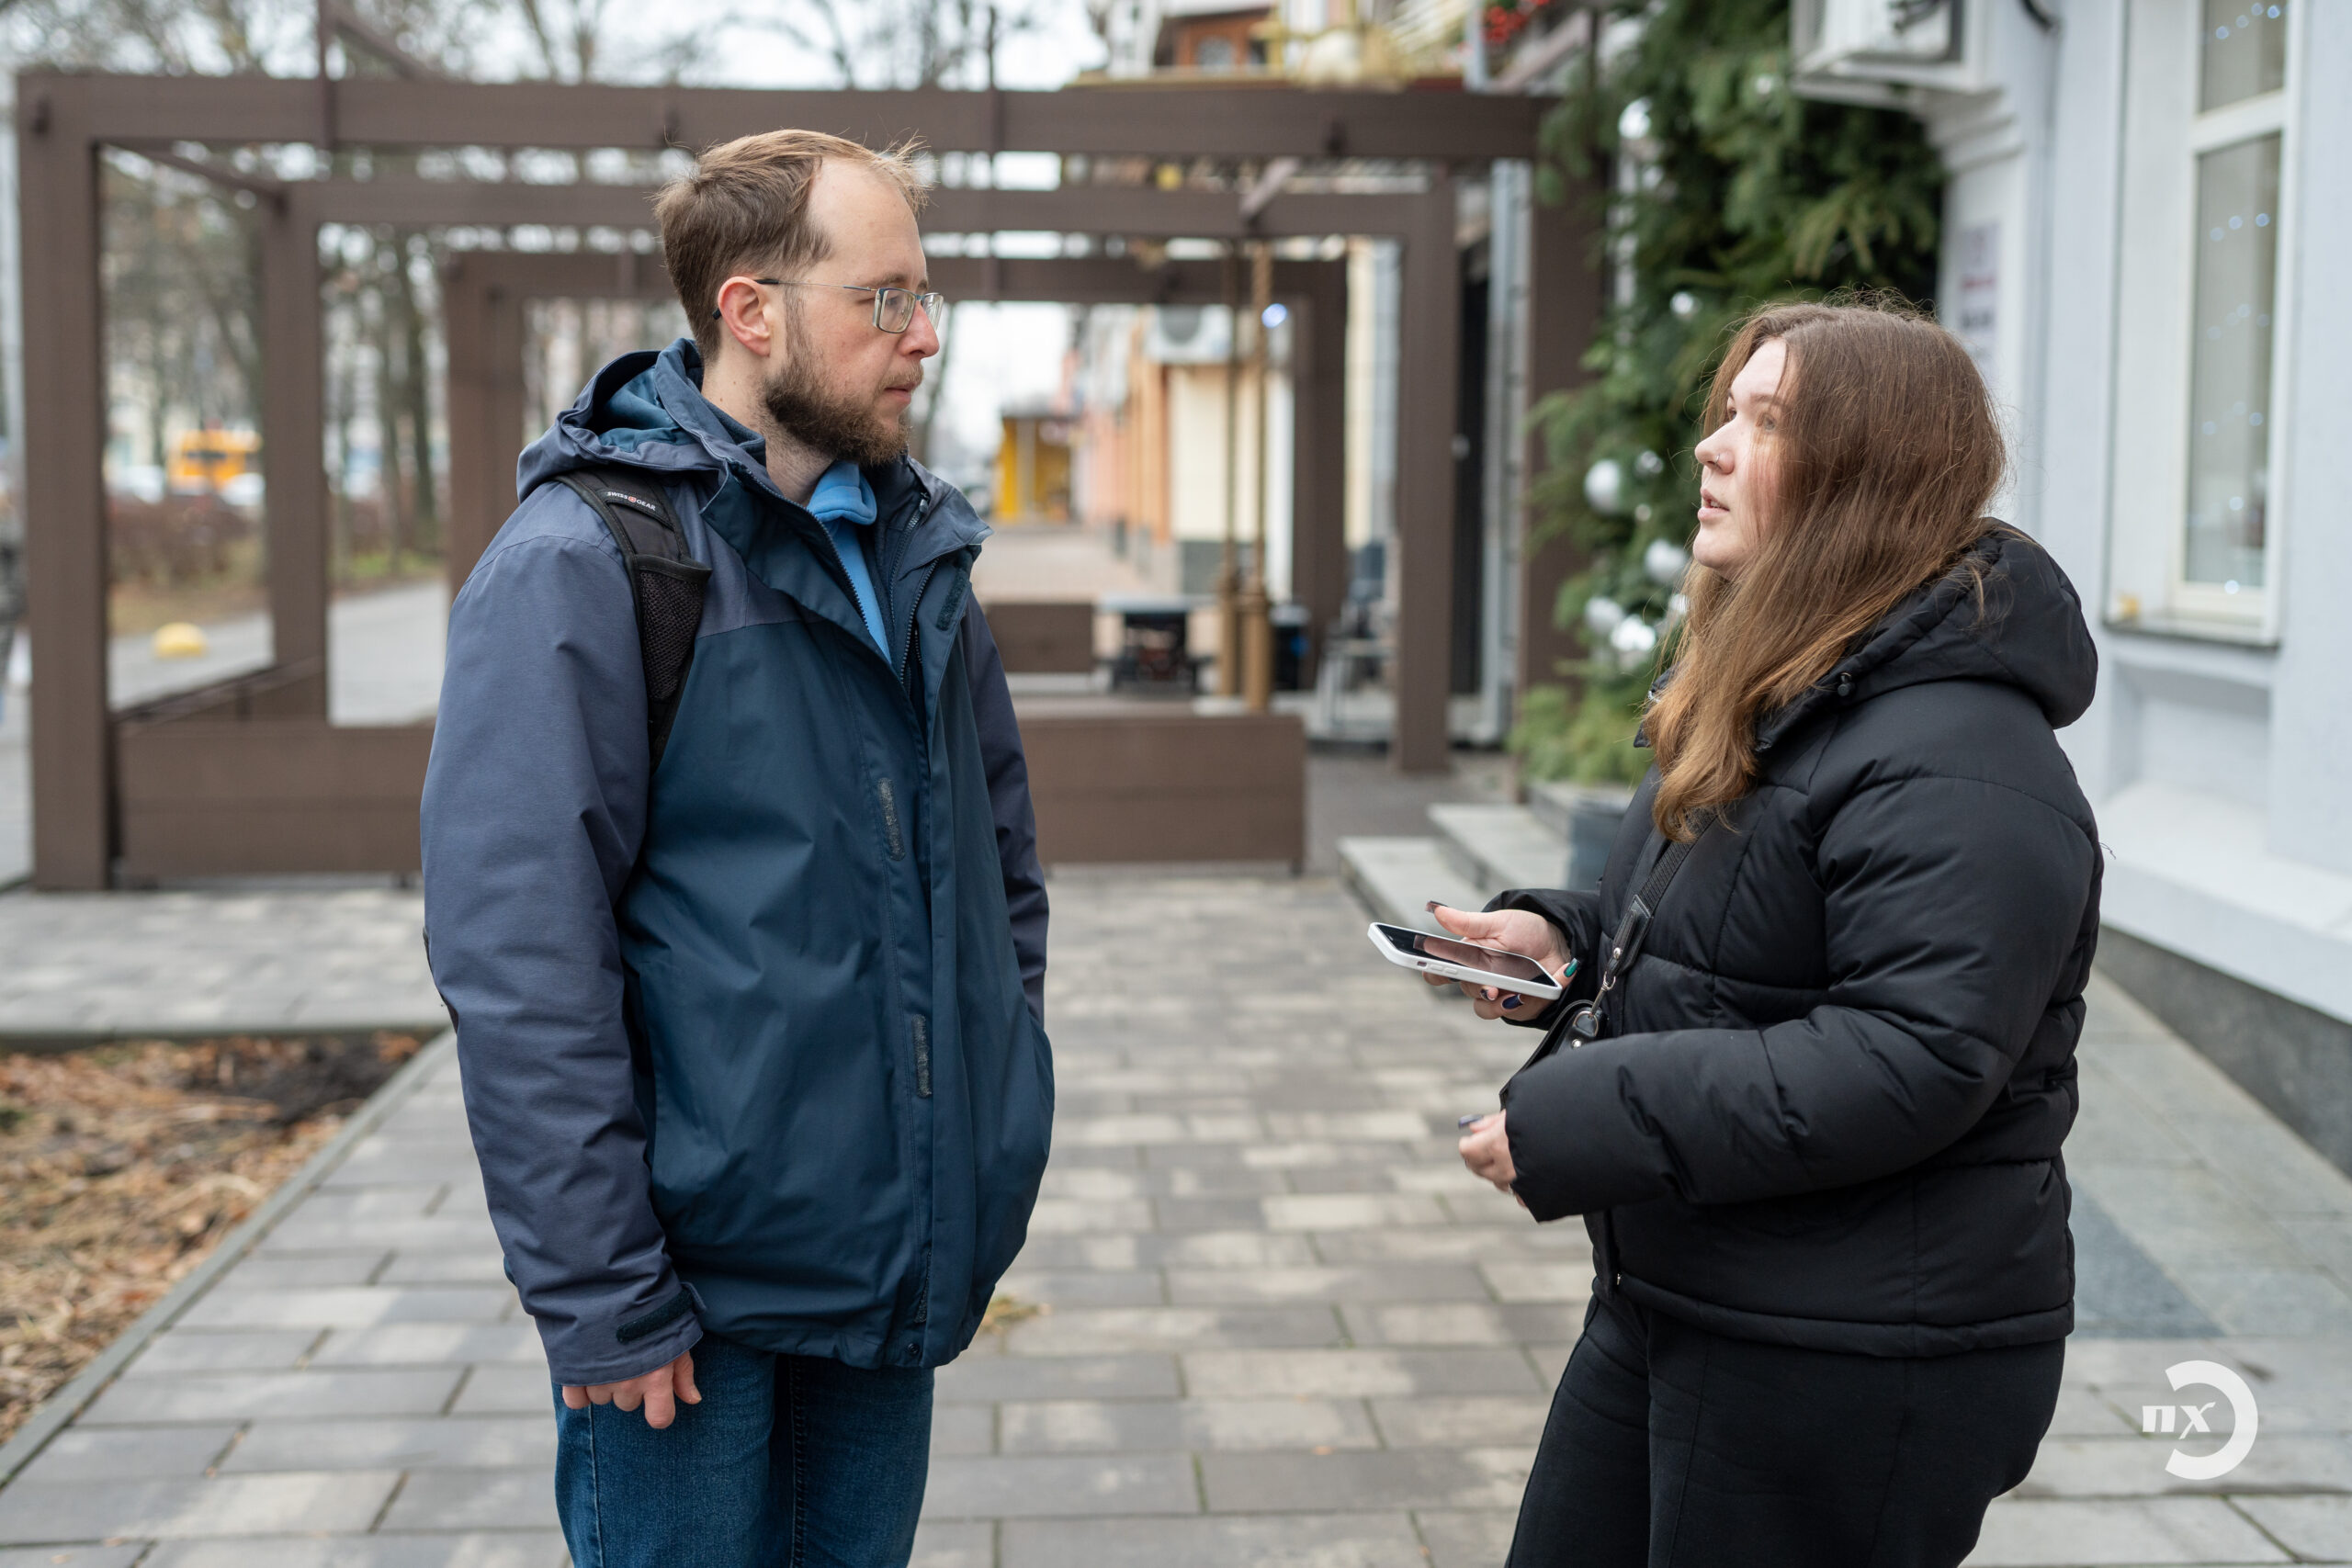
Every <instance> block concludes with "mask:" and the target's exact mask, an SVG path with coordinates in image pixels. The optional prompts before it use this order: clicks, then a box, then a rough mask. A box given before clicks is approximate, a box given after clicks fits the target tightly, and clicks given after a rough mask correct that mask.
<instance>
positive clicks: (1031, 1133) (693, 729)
mask: <svg viewBox="0 0 2352 1568" xmlns="http://www.w3.org/2000/svg"><path fill="white" fill-rule="evenodd" d="M921 199H922V186H921V183H920V181H919V179H918V178H917V177H916V175H915V174H914V172H913V169H912V168H911V166H910V164H909V162H908V160H907V158H906V156H905V155H904V153H903V152H889V153H876V152H870V151H868V150H867V149H865V148H864V147H860V146H858V145H856V144H855V143H854V142H849V141H841V140H839V139H837V138H833V137H829V136H820V135H816V134H813V133H810V132H806V131H777V132H774V133H771V134H767V135H762V136H754V137H747V138H744V139H743V140H741V141H733V142H729V143H728V144H726V145H725V146H722V147H718V148H715V149H713V150H712V151H710V152H707V153H706V154H705V155H704V156H703V158H702V159H701V160H700V162H699V164H698V166H697V168H696V169H695V173H693V174H692V175H687V176H686V177H684V178H683V179H681V180H678V181H677V182H675V183H674V184H673V185H672V186H670V187H669V188H668V189H666V190H665V191H664V192H663V193H662V197H661V199H660V202H659V205H658V208H657V212H658V215H659V218H660V220H661V225H662V252H663V257H664V260H665V261H666V262H667V264H668V266H669V271H670V276H671V277H672V279H673V281H674V282H675V284H676V286H677V289H678V296H679V299H681V301H683V302H684V306H685V310H686V316H687V319H688V321H691V322H692V323H693V326H694V332H695V336H694V338H693V340H691V341H689V340H685V339H681V340H679V341H678V342H677V343H675V344H672V345H671V346H670V347H669V348H667V349H665V350H663V351H662V352H661V353H660V354H658V355H656V354H651V353H640V354H631V355H624V356H623V357H622V358H620V359H618V360H616V361H615V362H614V363H613V364H611V365H609V366H607V367H605V369H603V370H602V371H600V372H599V373H598V374H597V375H596V377H595V378H594V380H593V381H591V382H590V383H589V385H588V389H587V390H586V391H585V392H583V393H582V395H581V397H580V400H579V401H578V402H576V403H574V404H573V405H572V407H571V409H570V410H569V411H567V412H565V413H564V414H563V415H562V416H561V417H560V418H559V419H558V420H557V421H556V423H555V426H554V428H552V429H551V430H549V431H548V433H547V434H545V435H544V436H542V437H540V439H539V440H538V441H537V442H536V443H534V444H533V446H531V448H530V449H529V451H528V452H527V453H526V454H525V456H524V458H523V462H522V468H521V475H520V479H521V491H522V496H523V502H522V505H521V506H520V507H519V508H518V509H517V510H516V511H515V514H514V515H513V517H511V518H509V519H508V521H507V523H506V525H505V526H504V527H503V529H501V530H500V532H499V535H498V536H497V538H496V539H495V540H494V541H492V544H491V547H490V548H489V549H488V550H487V551H486V552H485V553H484V554H483V556H482V558H481V564H480V565H479V566H477V567H476V568H475V569H474V571H473V574H472V576H471V577H470V578H469V580H468V581H467V582H466V585H465V588H464V591H463V592H460V593H459V594H458V600H457V603H456V604H455V605H454V606H453V607H452V609H451V611H450V617H449V646H448V674H447V680H446V682H445V683H444V685H443V689H442V696H441V707H440V714H439V718H438V721H437V724H436V727H435V733H434V743H433V760H432V765H431V769H430V771H429V773H428V774H427V777H426V782H425V793H424V890H425V911H426V924H427V927H428V930H429V932H430V935H429V939H428V946H429V951H430V953H431V956H432V961H433V969H434V977H435V980H436V982H437V983H438V984H439V986H440V987H441V992H442V995H443V997H444V998H446V999H447V1002H448V1003H449V1010H450V1015H451V1017H452V1019H453V1021H455V1022H456V1025H457V1029H458V1055H459V1058H460V1062H461V1065H462V1066H463V1069H464V1081H465V1096H466V1109H467V1113H468V1116H469V1120H470V1122H471V1124H472V1130H473V1138H474V1146H475V1148H476V1150H477V1151H478V1152H479V1154H480V1156H481V1168H482V1176H483V1186H484V1190H485V1197H486V1199H487V1201H488V1204H489V1208H490V1213H491V1218H492V1221H493V1223H494V1224H495V1225H496V1227H497V1231H498V1236H499V1242H500V1246H501V1247H502V1249H503V1253H504V1255H505V1265H506V1272H507V1275H508V1277H509V1278H510V1279H512V1280H514V1281H515V1286H516V1288H517V1290H518V1291H519V1292H521V1295H522V1302H523V1306H524V1308H525V1310H526V1311H527V1312H528V1313H529V1314H531V1316H532V1317H533V1318H534V1319H536V1320H537V1325H538V1328H539V1334H540V1338H541V1341H542V1344H543V1345H544V1347H545V1349H546V1352H547V1359H548V1371H549V1374H550V1381H551V1382H552V1384H553V1387H552V1389H551V1391H550V1400H551V1403H552V1404H553V1406H554V1410H555V1418H556V1423H557V1447H556V1456H557V1457H556V1498H557V1505H558V1509H559V1512H560V1516H561V1518H562V1522H563V1529H564V1533H565V1536H566V1538H567V1540H569V1542H570V1544H571V1554H572V1560H573V1561H574V1562H577V1563H579V1564H580V1565H581V1568H622V1565H631V1568H634V1565H638V1564H654V1563H659V1564H662V1565H664V1568H678V1565H682V1564H686V1565H694V1564H709V1565H712V1568H738V1565H745V1568H748V1565H750V1564H753V1563H760V1564H765V1563H770V1562H775V1563H787V1562H788V1563H792V1564H799V1563H804V1562H806V1563H826V1564H841V1565H844V1568H869V1565H883V1564H903V1563H905V1562H907V1560H908V1557H909V1554H910V1551H911V1549H912V1542H913V1539H914V1529H915V1519H916V1516H917V1514H918V1513H919V1512H920V1510H921V1506H922V1491H923V1478H924V1472H925V1464H926V1459H927V1454H928V1448H929V1436H930V1425H931V1390H932V1371H933V1368H935V1367H937V1366H939V1365H940V1364H941V1363H943V1362H944V1361H947V1360H949V1359H953V1358H954V1357H955V1356H956V1354H957V1353H958V1352H959V1351H961V1350H962V1349H963V1348H965V1347H966V1346H967V1345H968V1344H969V1343H970V1342H971V1338H972V1336H973V1334H974V1332H975V1331H976V1330H977V1329H978V1326H979V1322H980V1318H981V1314H983V1313H984V1312H985V1311H986V1309H987V1306H988V1303H989V1294H990V1292H991V1290H992V1288H993V1286H994V1285H995V1283H996V1280H997V1279H998V1278H999V1277H1000V1276H1001V1274H1002V1273H1003V1271H1004V1269H1005V1267H1006V1266H1007V1265H1008V1264H1009V1263H1011V1262H1012V1258H1013V1255H1014V1254H1015V1253H1016V1252H1017V1251H1019V1250H1020V1247H1021V1244H1022V1241H1023V1237H1024V1235H1025V1233H1026V1229H1027V1224H1028V1217H1029V1212H1030V1209H1031V1206H1032V1205H1033V1203H1034V1202H1035V1198H1036V1193H1037V1186H1038V1181H1039V1179H1040V1177H1041V1175H1042V1172H1043V1168H1044V1166H1045V1160H1046V1140H1047V1134H1048V1131H1049V1128H1050V1123H1051V1121H1052V1114H1053V1069H1052V1063H1051V1059H1050V1055H1049V1052H1048V1048H1047V1045H1046V1036H1045V1032H1044V1028H1043V1007H1044V1002H1043V997H1044V979H1045V962H1046V960H1045V953H1046V897H1045V888H1044V885H1043V881H1042V878H1041V876H1040V874H1039V872H1038V866H1037V857H1036V850H1035V824H1034V819H1033V818H1032V815H1031V810H1030V804H1029V792H1028V782H1027V773H1026V771H1025V768H1024V766H1023V761H1022V752H1021V738H1020V734H1019V731H1018V730H1017V729H1016V728H1015V727H1014V724H1013V716H1012V703H1011V701H1010V699H1009V698H1008V696H1007V694H1006V691H1005V682H1004V675H1003V671H1002V666H1001V663H1000V661H999V660H998V657H997V652H996V647H995V644H994V642H993V641H992V640H991V639H990V637H989V630H988V624H987V622H986V621H985V620H984V619H983V618H982V616H981V615H980V612H979V609H978V605H977V604H974V603H973V601H972V599H971V596H970V593H969V592H968V589H969V585H970V574H971V567H972V561H973V559H974V558H975V557H976V556H977V555H978V548H979V544H980V541H981V539H982V538H983V537H985V536H986V534H987V530H986V529H985V528H984V527H982V526H981V525H980V524H979V521H978V519H977V518H976V517H975V516H974V515H973V513H972V510H971V508H970V507H969V506H968V505H967V503H966V502H965V499H964V497H963V495H962V494H961V493H960V492H958V491H956V489H955V488H954V487H953V486H950V485H946V484H944V483H942V482H941V481H940V480H938V479H935V478H933V476H932V475H931V474H929V473H927V472H926V471H924V470H923V468H922V467H921V466H920V465H918V464H916V463H914V462H912V461H910V459H909V458H908V457H907V456H906V445H907V443H906V435H905V433H904V429H903V426H902V421H903V419H904V417H905V414H906V410H907V406H908V403H909V401H910V399H911V397H912V395H913V392H914V389H915V388H916V387H917V386H919V385H920V384H921V383H922V362H923V361H924V359H926V358H928V357H929V356H930V355H933V354H935V353H937V352H938V348H939V338H938V333H937V321H938V317H939V315H940V313H941V302H940V300H939V298H938V296H937V295H935V294H932V293H929V292H927V280H926V276H925V264H924V258H923V250H922V238H921V235H920V234H919V232H918V231H917V229H916V225H915V211H916V208H917V205H918V204H919V203H920V201H921ZM697 594H698V595H699V600H698V604H699V608H698V610H697V608H696V607H695V606H696V604H697V600H696V595H697ZM681 606H684V607H683V609H682V608H681Z"/></svg>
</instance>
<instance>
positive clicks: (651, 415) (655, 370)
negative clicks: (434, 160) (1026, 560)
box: [515, 337, 989, 549]
mask: <svg viewBox="0 0 2352 1568" xmlns="http://www.w3.org/2000/svg"><path fill="white" fill-rule="evenodd" d="M599 463H619V464H623V465H625V466H628V467H631V468H645V469H649V470H650V471H651V472H653V473H654V474H657V475H659V476H662V477H663V478H666V479H673V480H676V479H696V478H700V479H703V481H704V482H703V483H702V484H701V485H700V487H699V491H700V493H701V495H702V496H703V497H704V498H705V499H706V500H707V498H708V497H709V496H710V495H711V494H712V493H713V492H715V491H717V490H718V487H719V485H720V484H721V483H723V482H724V481H725V480H726V479H728V478H729V476H732V477H733V478H734V479H737V480H738V481H739V482H741V484H743V485H744V486H746V487H747V488H749V489H752V490H755V491H763V492H765V493H766V495H767V496H768V497H769V498H770V499H771V500H773V501H775V502H779V503H781V504H783V505H786V506H789V505H792V504H793V503H792V502H789V501H786V498H785V496H784V493H783V492H782V491H779V490H777V489H776V488H775V480H773V479H770V478H769V477H768V470H767V444H766V442H765V441H764V440H763V438H762V437H761V436H760V435H758V434H756V433H754V432H752V431H751V430H748V429H746V428H745V427H744V426H743V425H742V424H741V423H738V422H737V421H736V420H734V419H733V418H731V417H730V416H729V414H728V413H727V412H726V411H725V410H723V409H721V408H719V407H718V405H717V404H715V403H713V402H712V401H711V400H709V399H707V398H706V397H704V396H703V395H702V353H701V351H700V350H699V349H697V348H695V341H694V339H692V338H688V337H682V338H680V339H678V340H677V342H675V343H673V344H671V345H670V346H669V347H667V348H665V349H662V350H660V351H659V352H656V351H654V350H651V349H640V350H638V351H637V352H635V353H631V354H624V355H621V356H620V357H619V358H618V359H616V360H614V361H613V362H612V363H611V364H609V365H607V366H605V367H604V368H603V369H602V370H599V371H597V372H596V374H595V375H594V377H592V378H590V379H589V382H588V385H587V386H586V387H585V388H584V389H582V391H581V394H580V396H579V397H578V398H577V399H576V400H574V401H573V402H572V405H571V407H570V408H568V409H566V410H564V411H563V412H561V413H560V414H558V415H557V416H556V421H555V423H554V424H552V425H550V426H548V431H547V434H544V435H542V436H540V437H539V438H538V439H537V440H536V441H534V442H532V443H531V444H530V446H527V447H526V448H524V451H523V457H522V460H521V461H520V462H518V463H517V464H516V465H515V493H516V494H517V495H518V496H527V495H529V494H530V493H531V491H534V490H536V489H537V488H538V487H539V486H540V485H543V484H545V483H547V482H548V480H549V479H554V478H555V477H556V476H557V475H558V474H561V473H566V472H569V471H571V469H574V468H586V467H588V466H590V465H591V464H599ZM863 471H864V473H865V479H866V482H867V483H868V484H870V485H872V486H873V487H874V496H875V501H876V505H877V506H878V507H879V509H880V512H881V514H882V515H883V516H884V517H888V516H891V515H892V514H893V513H895V512H896V511H897V510H898V507H899V504H900V502H903V501H904V500H905V499H906V497H907V493H908V491H909V488H910V487H919V488H920V489H921V490H922V491H923V492H924V493H925V494H927V495H928V496H930V498H931V504H930V506H928V507H927V508H926V521H925V524H924V526H925V528H926V530H929V529H932V528H936V529H938V530H939V535H938V536H937V543H938V544H939V545H940V546H941V547H944V548H948V549H953V548H957V547H962V546H965V545H972V544H978V542H979V541H980V540H982V539H984V538H986V537H987V536H988V535H989V528H988V526H987V525H985V524H983V523H982V522H981V521H980V520H979V517H978V514H977V513H974V512H973V511H972V507H971V503H970V502H969V501H967V499H966V498H965V495H964V492H963V491H960V490H958V489H957V488H956V486H954V485H951V484H949V483H947V482H946V481H945V480H944V479H940V478H939V477H938V476H937V475H936V474H933V472H932V471H931V470H930V469H928V468H924V467H923V466H922V464H920V463H918V462H916V461H915V460H914V459H913V458H911V457H900V458H898V459H897V460H895V461H893V462H889V463H885V464H882V465H881V466H879V467H877V468H866V469H865V470H863Z"/></svg>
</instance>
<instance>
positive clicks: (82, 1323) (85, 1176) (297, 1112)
mask: <svg viewBox="0 0 2352 1568" xmlns="http://www.w3.org/2000/svg"><path fill="white" fill-rule="evenodd" d="M418 1044H419V1042H418V1040H417V1039H416V1037H415V1036H413V1035H407V1034H378V1035H375V1036H373V1037H371V1038H356V1039H355V1038H341V1037H337V1038H327V1039H314V1040H268V1039H251V1038H245V1037H236V1038H232V1039H227V1040H209V1041H201V1042H198V1043H194V1044H177V1045H175V1044H165V1043H145V1044H132V1045H113V1046H103V1047H96V1048H93V1049H90V1050H86V1051H77V1052H73V1053H70V1054H66V1055H10V1056H0V1438H6V1437H7V1436H8V1435H9V1434H11V1433H13V1432H14V1431H15V1430H16V1429H17V1427H19V1426H21V1425H22V1424H23V1422H24V1419H25V1417H26V1416H28V1415H30V1414H31V1413H32V1411H33V1408H34V1407H35V1406H36V1405H38V1404H40V1402H41V1401H42V1400H43V1399H45V1398H47V1397H48V1396H49V1395H50V1394H51V1393H53V1392H54V1391H55V1390H56V1389H57V1388H58V1387H59V1386H60V1385H61V1384H62V1383H63V1382H66V1381H67V1380H68V1379H70V1378H71V1377H73V1375H74V1373H75V1372H77V1371H80V1370H81V1369H82V1368H83V1367H84V1366H85V1365H87V1364H88V1362H89V1361H90V1359H91V1358H93V1357H95V1356H96V1355H97V1353H98V1352H99V1351H101V1350H103V1349H104V1348H106V1347H107V1344H108V1343H109V1342H110V1341H111V1340H113V1338H114V1337H116V1336H117V1335H119V1334H120V1333H121V1332H122V1331H123V1330H124V1329H125V1328H127V1327H129V1326H130V1323H131V1322H132V1320H134V1319H135V1318H137V1317H138V1315H139V1314H141V1313H142V1312H144V1311H146V1310H147V1309H148V1308H149V1307H150V1306H153V1304H154V1303H156V1301H157V1300H159V1299H160V1298H161V1297H162V1296H163V1295H164V1292H167V1291H169V1290H170V1289H171V1287H172V1285H173V1283H174V1282H175V1280H179V1279H180V1278H181V1276H183V1275H185V1274H186V1273H187V1271H188V1270H189V1269H193V1268H195V1267H196V1265H197V1264H198V1262H200V1261H201V1260H202V1259H203V1258H204V1257H205V1255H206V1254H208V1253H209V1252H210V1251H211V1250H212V1248H213V1247H214V1246H215V1245H216V1244H217V1243H218V1242H219V1241H220V1238H221V1237H222V1236H223V1235H226V1234H227V1233H228V1232H229V1231H231V1230H232V1229H233V1228H234V1227H235V1226H236V1224H238V1222H239V1221H241V1220H243V1218H244V1217H245V1216H246V1215H247V1214H249V1213H252V1212H253V1210H254V1206H255V1205H256V1204H258V1203H259V1202H260V1201H262V1200H263V1199H264V1198H266V1197H267V1196H268V1195H269V1193H270V1192H271V1191H272V1190H274V1189H276V1188H277V1185H278V1184H279V1183H280V1182H282V1181H283V1180H285V1179H287V1178H288V1176H290V1175H292V1174H293V1173H294V1172H295V1171H296V1170H297V1169H299V1168H300V1166H301V1164H302V1162H303V1161H304V1160H306V1159H308V1158H309V1157H310V1156H311V1154H312V1153H314V1152H315V1151H316V1150H317V1149H318V1147H319V1146H320V1145H322V1144H324V1143H325V1142H326V1141H327V1140H328V1139H329V1138H331V1137H333V1136H334V1132H335V1129H336V1128H338V1127H340V1126H341V1125H342V1124H343V1119H344V1117H345V1116H346V1115H348V1114H349V1113H350V1112H351V1111H354V1110H356V1109H357V1108H358V1106H359V1104H360V1103H361V1102H362V1101H363V1100H366V1098H367V1097H368V1095H369V1094H370V1093H372V1092H374V1090H375V1089H376V1088H377V1086H378V1085H379V1084H381V1083H382V1082H383V1081H384V1080H385V1079H386V1078H387V1077H390V1076H391V1073H392V1070H393V1068H395V1067H397V1066H399V1065H400V1064H401V1062H403V1061H405V1060H406V1059H407V1058H408V1057H410V1056H411V1055H414V1054H415V1052H416V1049H417V1046H418Z"/></svg>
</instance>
